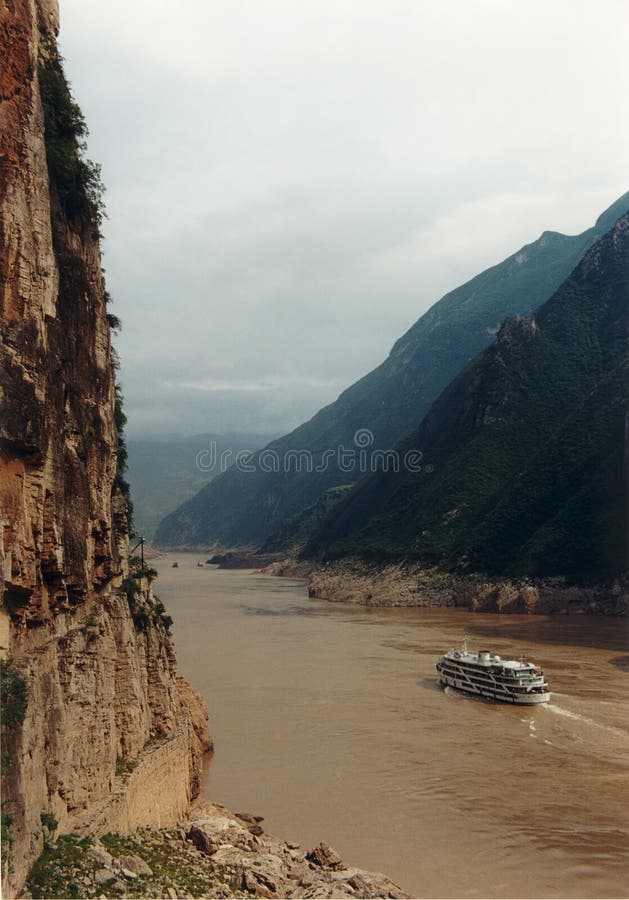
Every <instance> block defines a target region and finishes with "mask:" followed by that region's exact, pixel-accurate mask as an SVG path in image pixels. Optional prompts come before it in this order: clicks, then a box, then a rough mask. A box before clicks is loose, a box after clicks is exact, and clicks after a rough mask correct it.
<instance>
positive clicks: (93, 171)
mask: <svg viewBox="0 0 629 900" xmlns="http://www.w3.org/2000/svg"><path fill="white" fill-rule="evenodd" d="M38 76H39V93H40V97H41V102H42V108H43V111H44V131H45V139H46V161H47V163H48V174H49V176H50V181H51V183H52V184H54V186H55V187H56V189H57V193H58V195H59V201H60V203H61V207H62V209H63V211H64V212H65V214H66V216H67V217H68V219H69V220H71V221H72V220H77V219H80V220H84V221H88V222H96V223H99V222H100V221H101V219H102V217H103V215H104V206H103V191H104V187H103V183H102V181H101V178H100V166H99V165H97V164H96V163H94V162H91V161H90V160H89V159H86V158H85V156H84V153H85V149H86V143H85V139H86V137H87V133H88V132H87V125H86V124H85V119H84V118H83V113H82V112H81V109H80V107H79V106H78V104H77V103H76V102H75V100H74V98H73V97H72V92H71V90H70V86H69V84H68V82H67V80H66V77H65V73H64V71H63V64H62V58H61V56H59V53H58V51H57V45H56V42H55V40H54V38H52V37H44V38H43V39H42V52H41V53H40V60H39V69H38Z"/></svg>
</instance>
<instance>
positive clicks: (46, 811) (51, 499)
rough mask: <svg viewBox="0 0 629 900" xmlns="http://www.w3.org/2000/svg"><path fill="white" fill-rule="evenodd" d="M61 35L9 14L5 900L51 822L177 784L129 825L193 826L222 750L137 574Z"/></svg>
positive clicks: (36, 4)
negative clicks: (193, 811)
mask: <svg viewBox="0 0 629 900" xmlns="http://www.w3.org/2000/svg"><path fill="white" fill-rule="evenodd" d="M57 29H58V10H57V3H56V0H16V2H14V3H11V4H3V6H2V8H1V10H0V42H1V44H2V48H3V65H2V70H1V75H0V78H1V82H0V89H1V105H0V134H1V140H2V149H1V155H2V173H1V181H0V244H1V246H2V263H1V273H2V310H1V316H2V319H1V321H2V343H1V347H0V353H1V357H2V368H1V372H2V375H1V384H0V391H1V393H0V404H1V408H0V440H1V445H0V454H1V456H0V460H1V468H0V502H1V507H0V517H1V525H2V527H1V529H0V562H1V565H2V575H3V577H2V592H3V593H2V600H1V606H0V622H1V625H2V632H1V633H2V653H3V657H4V662H3V686H2V687H3V700H4V701H5V704H4V706H5V709H4V713H3V749H2V756H3V760H2V761H3V779H2V790H3V839H4V840H3V882H4V890H5V892H6V893H5V895H6V896H10V895H12V893H13V892H14V891H16V890H17V889H18V888H19V886H20V885H21V884H22V883H23V881H24V878H25V876H26V874H27V871H28V868H29V866H30V865H31V864H32V862H33V861H34V859H35V858H36V857H37V856H38V855H39V853H40V852H41V850H42V847H43V830H44V826H45V824H46V823H51V822H52V821H53V820H55V821H56V822H57V823H58V824H59V827H60V828H62V829H63V828H65V826H67V825H69V824H71V822H72V820H73V818H74V817H77V816H79V815H82V816H85V815H89V813H90V810H93V809H96V808H99V809H101V812H103V810H104V812H103V814H104V815H106V810H107V805H108V803H110V802H111V801H112V798H115V797H116V796H118V799H119V795H120V792H121V790H122V788H123V787H124V784H123V782H124V783H126V782H128V781H130V780H133V781H134V791H135V796H136V797H138V798H139V797H141V796H142V794H143V790H142V788H143V787H144V788H146V787H147V786H148V784H149V783H150V781H151V779H152V778H153V776H154V775H155V773H156V772H158V771H159V772H161V779H160V783H161V786H160V796H159V803H157V804H151V803H145V804H144V805H142V803H140V802H139V801H138V802H135V804H134V801H133V798H131V799H129V798H127V801H126V802H127V809H126V813H125V815H126V819H124V816H121V815H120V814H118V820H117V823H118V824H119V825H120V827H122V828H124V827H125V822H126V823H127V824H128V823H129V822H132V824H133V825H134V826H137V825H141V824H142V825H151V824H159V825H168V824H170V823H173V822H175V821H176V820H177V817H178V816H180V815H181V814H182V813H183V812H184V811H185V808H186V807H187V804H188V803H189V801H190V799H191V797H192V795H193V794H194V792H195V790H196V789H197V788H198V778H199V766H200V757H201V754H202V752H203V750H205V749H207V748H208V746H209V737H208V734H207V729H206V713H205V710H204V708H203V704H202V703H200V702H199V701H198V698H196V697H195V695H194V693H193V692H192V691H191V689H190V688H189V687H188V686H186V685H185V684H182V683H181V682H180V681H179V680H178V679H177V677H176V670H175V657H174V652H173V646H172V643H171V640H170V637H169V633H168V625H169V620H168V618H167V617H166V616H165V615H164V611H163V608H162V607H161V606H160V605H159V604H158V602H157V601H156V600H155V598H154V597H153V596H152V594H151V592H150V588H149V586H148V583H147V582H146V581H145V580H142V579H140V580H137V581H133V580H132V579H129V577H128V576H129V572H128V545H129V542H128V524H127V505H126V501H125V496H124V489H123V483H122V481H121V478H120V467H119V464H118V433H117V422H116V419H117V410H116V402H117V401H116V389H115V373H114V362H113V354H112V347H111V339H110V319H111V317H109V318H108V313H107V294H106V290H105V285H104V282H103V276H102V270H101V258H100V248H99V229H98V225H99V218H100V197H99V179H98V170H97V168H96V167H95V166H93V165H91V164H90V163H89V162H87V161H86V160H85V159H84V158H83V156H82V153H81V142H82V140H83V136H84V134H85V124H84V122H83V119H82V116H81V114H80V110H79V109H78V107H77V106H76V104H75V103H74V101H73V100H72V98H71V95H70V93H69V90H68V87H67V84H66V82H65V79H64V77H63V70H62V67H61V62H60V60H59V58H58V55H57V50H56V40H55V38H56V33H57ZM164 766H166V769H164ZM131 769H134V770H135V771H134V773H133V774H134V778H133V779H130V778H129V777H128V776H129V772H130V770H131ZM140 775H142V776H143V778H144V784H142V779H141V778H140ZM125 776H126V777H125ZM122 793H124V790H122ZM144 793H147V792H146V791H144ZM129 804H130V806H129ZM123 805H124V804H123ZM116 808H117V809H118V810H119V809H120V804H119V803H118V806H117V807H116Z"/></svg>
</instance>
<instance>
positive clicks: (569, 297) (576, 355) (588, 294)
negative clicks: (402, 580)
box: [306, 215, 629, 579]
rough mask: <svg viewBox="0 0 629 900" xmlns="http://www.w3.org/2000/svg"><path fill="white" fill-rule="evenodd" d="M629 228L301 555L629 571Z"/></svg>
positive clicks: (577, 572)
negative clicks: (403, 459) (416, 456)
mask: <svg viewBox="0 0 629 900" xmlns="http://www.w3.org/2000/svg"><path fill="white" fill-rule="evenodd" d="M628 312H629V216H628V215H625V216H623V217H622V218H621V219H620V220H619V221H618V223H617V224H616V225H615V227H614V228H613V229H612V230H611V231H610V232H609V233H608V234H607V235H605V237H603V238H602V239H601V240H600V241H599V242H597V244H595V245H594V247H592V248H591V249H590V250H589V251H588V253H587V254H586V255H585V257H584V259H583V260H582V262H581V263H580V264H579V265H578V266H577V267H576V269H575V270H574V272H573V273H572V274H571V276H570V277H569V278H568V279H567V280H566V281H565V282H564V284H563V285H562V286H561V287H560V288H559V290H558V291H557V292H556V293H555V294H554V296H553V297H552V298H551V299H550V300H548V301H547V302H546V303H545V304H544V305H543V306H542V307H541V308H540V309H539V310H538V312H537V313H536V314H535V316H529V317H526V318H521V317H516V318H513V319H510V320H507V322H505V324H504V325H503V327H502V328H501V330H500V332H499V334H498V336H497V339H496V341H495V343H494V344H492V345H491V346H490V347H488V348H487V349H486V350H485V351H483V352H482V353H481V354H480V355H479V356H478V357H477V359H475V360H474V361H473V362H472V363H471V364H470V365H469V366H468V367H467V368H466V369H465V370H464V371H463V372H462V373H461V374H460V375H459V376H458V377H457V378H456V379H455V380H454V381H453V382H452V383H451V384H450V385H449V386H448V387H447V388H446V390H445V391H443V393H442V394H441V395H440V397H439V398H438V400H437V401H436V402H435V403H434V405H433V406H432V408H431V410H430V412H429V413H428V415H427V416H426V418H425V419H424V420H423V422H422V423H421V425H420V426H419V428H418V429H417V430H416V431H415V432H414V433H413V434H411V435H410V436H409V437H408V438H407V439H405V440H404V442H402V444H401V445H400V450H406V449H408V448H414V449H416V450H418V451H421V452H422V454H423V458H422V463H423V464H424V467H425V468H424V470H423V471H422V472H420V473H415V474H413V473H410V472H400V473H394V472H378V473H376V474H374V475H372V476H370V477H368V478H366V479H365V480H364V481H362V482H361V483H360V484H359V485H357V486H356V487H355V488H354V489H353V490H352V491H351V492H350V494H349V495H348V496H347V497H346V498H345V499H344V500H343V502H341V503H340V504H339V505H338V506H337V507H335V509H333V510H332V512H331V513H330V514H329V515H328V517H327V519H326V520H325V521H324V522H323V524H322V525H321V527H320V528H319V530H318V531H317V532H316V533H315V535H314V536H313V537H312V539H311V541H310V543H309V545H308V547H307V549H306V555H313V554H316V555H323V556H325V557H328V558H330V557H335V556H340V555H345V554H354V553H356V554H362V555H366V556H371V557H377V558H387V557H389V558H390V557H401V556H407V557H412V558H416V559H420V560H423V561H425V562H427V563H430V564H438V565H440V566H444V567H446V568H456V569H459V570H461V569H462V570H466V569H467V570H473V571H485V572H489V573H491V572H500V573H502V574H504V573H512V574H531V575H533V574H535V575H548V574H562V575H568V576H570V577H573V578H580V579H588V578H600V577H605V576H608V575H611V574H614V573H617V572H619V571H622V570H623V569H624V567H625V565H626V556H625V550H626V547H625V541H626V534H627V529H626V525H627V522H626V516H627V506H626V500H627V495H626V466H627V459H626V456H625V453H626V448H625V419H626V411H627V380H628V378H627V376H628V360H629V357H628V345H627V337H628V329H627V322H628V320H627V316H628Z"/></svg>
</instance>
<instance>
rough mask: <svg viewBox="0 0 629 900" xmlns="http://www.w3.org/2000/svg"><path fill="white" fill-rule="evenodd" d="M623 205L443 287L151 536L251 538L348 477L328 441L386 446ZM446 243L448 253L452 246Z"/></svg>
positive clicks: (165, 541)
mask: <svg viewBox="0 0 629 900" xmlns="http://www.w3.org/2000/svg"><path fill="white" fill-rule="evenodd" d="M628 209H629V193H627V194H625V195H623V196H622V197H621V198H620V199H619V200H617V201H616V202H615V203H614V204H613V205H612V206H611V207H610V208H609V209H608V210H606V211H605V212H604V213H603V214H602V215H601V216H600V218H599V219H598V220H597V222H596V224H595V225H594V226H593V227H592V228H590V229H588V230H587V231H585V232H583V233H582V234H579V235H576V236H567V235H563V234H559V233H557V232H550V231H546V232H544V233H543V234H542V235H541V237H539V238H538V239H537V240H536V241H534V242H533V243H531V244H528V245H527V246H525V247H523V248H522V249H521V250H519V251H518V252H517V253H514V254H513V255H512V256H510V257H508V259H506V260H504V261H503V262H502V263H500V264H499V265H496V266H493V267H492V268H490V269H488V270H487V271H485V272H482V273H481V274H480V275H477V276H476V277H475V278H473V279H472V280H471V281H469V282H467V283H466V284H464V285H462V286H461V287H459V288H457V289H456V290H454V291H452V292H450V293H449V294H446V295H445V296H444V297H443V298H442V299H441V300H439V301H438V302H437V303H436V304H435V305H434V306H433V307H432V308H431V309H430V310H429V311H428V312H427V313H425V314H424V315H423V316H422V317H421V318H420V319H419V320H418V321H417V322H416V323H415V324H414V325H413V326H412V328H410V329H409V331H408V332H407V333H406V334H405V335H404V336H403V337H401V338H400V340H398V341H397V343H396V344H395V345H394V347H393V349H392V350H391V353H390V355H389V357H388V358H387V359H386V360H385V361H384V362H383V363H382V364H381V365H380V366H378V367H377V368H376V369H374V370H373V371H372V372H370V373H369V374H368V375H366V376H365V377H364V378H362V379H361V380H360V381H358V382H356V383H355V384H354V385H352V386H351V387H349V388H348V389H347V390H346V391H344V392H343V393H342V394H341V395H340V396H339V398H338V399H337V400H336V401H335V402H334V403H332V404H330V405H329V406H327V407H325V408H324V409H322V410H320V411H319V412H318V413H317V414H316V415H315V416H314V417H313V418H312V419H311V420H310V421H309V422H306V423H305V424H303V425H301V426H300V427H299V428H297V429H296V430H295V431H293V432H291V433H290V434H288V435H286V436H284V437H282V438H279V439H278V440H276V441H273V442H272V443H270V444H269V445H268V446H267V448H265V450H263V451H262V452H261V453H256V454H255V455H254V458H253V462H252V465H251V467H250V468H251V469H253V471H247V472H244V471H238V470H237V469H236V468H231V469H229V470H228V471H227V472H225V473H224V474H223V475H221V476H219V477H217V478H215V479H214V480H213V481H212V482H211V483H210V484H208V485H207V486H206V487H204V488H203V489H202V490H201V491H200V492H199V493H198V494H197V495H196V496H194V497H192V498H191V499H189V500H187V501H186V502H185V503H184V504H182V505H181V506H180V507H179V508H178V509H177V510H175V512H173V513H171V514H170V515H169V516H167V517H166V518H165V519H164V520H163V521H162V522H161V523H160V525H159V527H158V529H157V532H156V542H157V543H158V544H159V545H161V546H171V547H175V546H186V545H198V544H201V543H207V544H211V543H214V542H218V543H221V544H223V545H225V546H239V545H240V546H242V545H256V546H257V545H259V544H261V543H263V542H264V541H265V540H266V539H267V538H268V537H269V536H271V535H273V534H274V533H275V532H276V531H277V530H278V529H280V528H281V527H282V525H283V523H284V522H285V520H286V519H287V518H288V517H289V516H293V515H295V514H299V513H301V512H302V511H304V510H305V509H306V508H308V507H309V506H311V505H312V504H314V503H316V502H317V500H318V499H319V497H320V496H321V495H322V494H323V493H324V492H325V491H326V490H327V489H328V488H330V487H336V486H340V485H345V484H347V483H348V481H356V480H358V478H359V477H360V473H359V472H354V473H351V474H348V472H347V471H341V469H340V467H339V464H338V461H337V458H336V453H337V448H338V447H339V446H340V445H343V446H345V447H348V448H356V444H355V442H354V435H355V434H356V432H357V431H359V430H361V429H369V430H370V431H371V432H372V433H373V443H372V444H371V446H370V449H371V450H376V449H378V448H384V449H387V448H390V447H392V446H393V445H394V444H395V443H396V442H397V441H399V440H400V439H402V438H403V437H404V436H405V435H406V434H408V433H409V432H410V431H412V430H413V429H414V428H416V427H417V425H418V424H419V422H421V420H422V418H423V417H424V415H425V414H426V412H427V411H428V409H429V407H430V405H431V403H432V402H433V401H434V400H435V399H436V397H437V396H438V395H439V393H440V392H441V391H442V390H443V389H444V388H445V387H446V385H447V384H448V383H449V382H450V381H451V380H452V379H453V378H454V377H455V376H456V375H457V374H458V373H459V372H460V371H461V369H462V368H463V367H464V366H465V365H466V364H467V363H468V362H469V361H470V360H471V359H472V358H473V357H474V356H475V355H476V354H477V353H478V352H479V351H481V350H482V349H483V348H484V347H486V346H487V345H488V344H490V343H491V342H492V341H493V340H494V337H495V334H496V332H497V331H498V329H499V328H500V325H501V323H502V322H503V320H504V319H505V318H506V317H508V316H513V315H515V314H520V315H528V314H529V313H530V312H532V311H533V310H535V309H537V308H538V307H539V306H540V305H541V304H542V303H544V302H545V301H546V300H548V298H549V297H550V296H551V295H552V294H553V293H554V291H555V290H556V289H557V288H558V287H559V285H560V284H561V283H562V282H563V281H564V280H565V279H566V278H567V276H568V275H569V274H570V272H571V271H572V269H573V268H574V266H575V265H576V264H577V263H578V261H579V260H580V259H581V258H582V256H583V254H584V253H585V252H586V250H587V249H588V248H589V247H591V246H592V244H593V243H595V241H596V240H598V238H600V237H601V236H602V235H603V234H604V233H605V232H606V231H608V230H609V229H610V228H611V227H612V225H613V224H614V222H615V221H616V219H617V218H618V217H619V216H620V215H622V213H624V212H626V211H627V210H628ZM479 227H480V226H479ZM452 252H453V254H456V248H453V251H452ZM291 451H307V453H308V454H309V458H310V459H311V460H312V465H310V466H304V465H303V464H302V465H301V466H300V465H299V464H298V463H297V462H296V461H295V459H293V460H292V462H289V463H287V461H286V454H287V453H289V454H290V452H291ZM269 452H270V453H271V454H272V455H271V458H270V459H269ZM265 453H266V458H265ZM326 454H328V455H329V458H327V459H326V456H325V455H326ZM275 459H277V460H279V465H278V464H275V463H274V460H275ZM324 459H326V462H325V465H321V462H322V460H324ZM317 467H319V468H322V469H323V471H316V469H317Z"/></svg>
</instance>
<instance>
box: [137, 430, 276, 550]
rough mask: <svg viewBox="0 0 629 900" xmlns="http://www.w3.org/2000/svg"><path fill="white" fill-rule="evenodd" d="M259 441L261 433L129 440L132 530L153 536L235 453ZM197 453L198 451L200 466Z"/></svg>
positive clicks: (256, 444) (223, 469)
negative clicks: (166, 519)
mask: <svg viewBox="0 0 629 900" xmlns="http://www.w3.org/2000/svg"><path fill="white" fill-rule="evenodd" d="M262 443H263V440H262V439H261V438H260V436H259V435H240V434H235V435H215V434H197V435H192V436H190V437H184V438H169V439H166V438H162V439H155V440H129V441H127V452H128V461H127V478H128V481H129V485H130V488H131V497H132V499H133V519H134V524H135V528H136V531H137V532H138V533H139V534H143V535H144V536H145V537H147V538H149V539H150V538H152V537H153V534H154V532H155V529H156V528H157V526H158V524H159V522H160V521H161V520H162V519H163V518H164V516H165V515H167V514H168V513H169V512H172V510H173V509H176V508H177V507H178V506H179V505H180V504H181V503H182V501H185V500H187V499H188V498H189V497H194V495H195V494H196V493H197V492H198V491H199V490H200V489H201V488H202V487H203V486H204V485H206V484H207V483H208V482H209V481H211V480H212V479H213V478H216V476H217V475H220V473H221V472H224V471H225V470H226V469H227V468H228V467H229V466H230V465H231V463H232V462H233V460H234V456H235V454H236V453H238V452H239V451H241V450H255V449H257V448H258V447H260V445H261V444H262ZM214 451H215V453H216V459H215V460H214V456H213V455H212V454H213V453H214ZM198 454H202V456H201V466H199V464H198V463H197V456H198ZM223 454H224V456H222V455H223ZM221 457H222V458H221Z"/></svg>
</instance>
